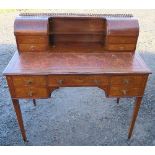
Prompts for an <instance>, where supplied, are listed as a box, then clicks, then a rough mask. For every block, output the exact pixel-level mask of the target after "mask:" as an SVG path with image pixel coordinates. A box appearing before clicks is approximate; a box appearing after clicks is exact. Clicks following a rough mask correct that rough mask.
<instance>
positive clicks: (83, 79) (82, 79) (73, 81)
mask: <svg viewBox="0 0 155 155" xmlns="http://www.w3.org/2000/svg"><path fill="white" fill-rule="evenodd" d="M48 84H49V86H58V87H59V86H66V87H67V86H98V85H99V86H102V85H103V86H105V85H108V78H107V77H106V76H95V75H94V76H87V75H86V76H74V75H66V76H61V75H60V76H59V75H57V76H49V77H48Z"/></svg>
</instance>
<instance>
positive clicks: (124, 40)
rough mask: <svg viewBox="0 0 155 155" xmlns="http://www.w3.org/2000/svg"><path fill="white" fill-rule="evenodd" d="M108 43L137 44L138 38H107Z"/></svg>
mask: <svg viewBox="0 0 155 155" xmlns="http://www.w3.org/2000/svg"><path fill="white" fill-rule="evenodd" d="M106 42H107V43H108V44H124V43H128V44H136V43H137V37H119V36H118V37H113V36H108V37H107V38H106Z"/></svg>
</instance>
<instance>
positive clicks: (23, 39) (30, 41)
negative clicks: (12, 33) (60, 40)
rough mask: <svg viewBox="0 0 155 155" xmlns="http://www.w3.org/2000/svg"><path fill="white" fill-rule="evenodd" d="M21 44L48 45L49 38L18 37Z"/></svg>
mask: <svg viewBox="0 0 155 155" xmlns="http://www.w3.org/2000/svg"><path fill="white" fill-rule="evenodd" d="M16 40H17V42H18V43H19V44H40V43H41V44H47V43H48V36H26V35H25V36H16Z"/></svg>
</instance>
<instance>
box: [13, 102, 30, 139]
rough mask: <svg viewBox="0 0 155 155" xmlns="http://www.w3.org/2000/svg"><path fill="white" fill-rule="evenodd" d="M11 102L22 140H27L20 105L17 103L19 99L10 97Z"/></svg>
mask: <svg viewBox="0 0 155 155" xmlns="http://www.w3.org/2000/svg"><path fill="white" fill-rule="evenodd" d="M12 102H13V106H14V109H15V112H16V116H17V120H18V125H19V127H20V131H21V134H22V137H23V140H24V141H27V138H26V133H25V129H24V124H23V118H22V113H21V110H20V105H19V100H17V99H12Z"/></svg>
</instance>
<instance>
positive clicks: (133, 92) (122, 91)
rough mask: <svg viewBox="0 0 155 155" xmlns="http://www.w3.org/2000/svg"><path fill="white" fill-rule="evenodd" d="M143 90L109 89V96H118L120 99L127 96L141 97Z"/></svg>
mask: <svg viewBox="0 0 155 155" xmlns="http://www.w3.org/2000/svg"><path fill="white" fill-rule="evenodd" d="M142 90H143V88H142V89H141V88H122V87H121V86H120V87H119V86H118V87H110V90H109V96H113V97H115V96H120V97H127V96H142V95H143V91H142Z"/></svg>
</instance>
